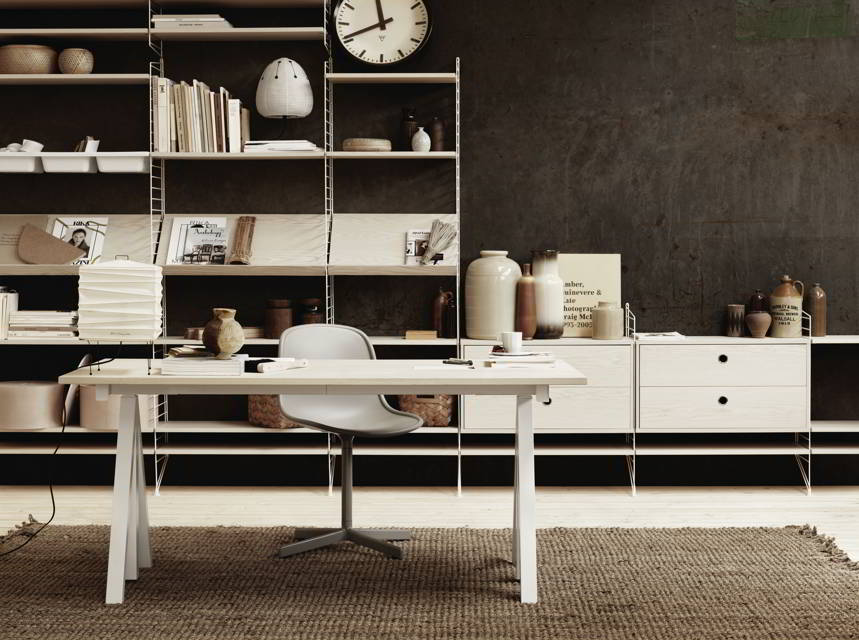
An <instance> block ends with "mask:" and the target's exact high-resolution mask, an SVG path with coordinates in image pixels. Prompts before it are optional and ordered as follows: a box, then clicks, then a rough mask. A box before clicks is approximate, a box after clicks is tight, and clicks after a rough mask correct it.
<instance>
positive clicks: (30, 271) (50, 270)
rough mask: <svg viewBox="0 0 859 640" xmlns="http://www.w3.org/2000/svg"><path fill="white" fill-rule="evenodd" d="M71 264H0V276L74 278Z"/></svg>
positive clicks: (76, 268)
mask: <svg viewBox="0 0 859 640" xmlns="http://www.w3.org/2000/svg"><path fill="white" fill-rule="evenodd" d="M76 275H78V267H77V265H73V264H0V276H76Z"/></svg>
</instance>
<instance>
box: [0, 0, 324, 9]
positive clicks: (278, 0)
mask: <svg viewBox="0 0 859 640" xmlns="http://www.w3.org/2000/svg"><path fill="white" fill-rule="evenodd" d="M158 4H159V5H161V6H162V7H169V6H174V5H198V6H199V5H205V6H207V7H227V8H236V9H244V8H260V9H263V8H267V7H268V8H298V7H321V6H322V4H323V0H158ZM33 8H36V9H43V8H44V9H61V8H62V9H135V8H139V9H145V8H146V0H0V9H33Z"/></svg>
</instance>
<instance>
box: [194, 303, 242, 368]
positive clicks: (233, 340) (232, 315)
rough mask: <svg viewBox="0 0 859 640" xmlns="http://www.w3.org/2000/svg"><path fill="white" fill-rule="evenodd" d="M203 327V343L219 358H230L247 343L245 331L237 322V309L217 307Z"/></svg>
mask: <svg viewBox="0 0 859 640" xmlns="http://www.w3.org/2000/svg"><path fill="white" fill-rule="evenodd" d="M212 314H213V315H214V316H215V317H214V318H212V319H211V320H209V322H208V323H207V324H206V327H205V328H204V329H203V344H204V345H205V347H206V349H208V350H209V351H210V352H211V353H212V354H213V355H214V356H215V357H216V358H217V359H218V360H229V359H230V357H231V356H232V355H233V354H234V353H236V352H237V351H238V350H239V349H241V348H242V347H243V346H244V344H245V332H244V331H242V325H240V324H239V323H238V322H236V310H235V309H224V308H220V307H218V308H215V309H212Z"/></svg>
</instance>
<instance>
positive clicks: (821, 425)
mask: <svg viewBox="0 0 859 640" xmlns="http://www.w3.org/2000/svg"><path fill="white" fill-rule="evenodd" d="M811 431H812V432H814V433H859V420H812V421H811Z"/></svg>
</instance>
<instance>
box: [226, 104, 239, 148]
mask: <svg viewBox="0 0 859 640" xmlns="http://www.w3.org/2000/svg"><path fill="white" fill-rule="evenodd" d="M227 130H228V136H229V140H230V147H229V151H230V153H239V152H241V150H242V101H241V100H235V99H230V100H229V117H228V121H227Z"/></svg>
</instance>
